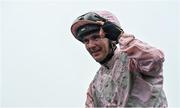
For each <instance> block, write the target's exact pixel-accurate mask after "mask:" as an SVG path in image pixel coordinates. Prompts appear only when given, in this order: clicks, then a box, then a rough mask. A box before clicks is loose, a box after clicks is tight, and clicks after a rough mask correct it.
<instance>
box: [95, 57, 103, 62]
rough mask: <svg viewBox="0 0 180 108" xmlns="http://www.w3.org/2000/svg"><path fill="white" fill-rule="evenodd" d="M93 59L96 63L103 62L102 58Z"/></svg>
mask: <svg viewBox="0 0 180 108" xmlns="http://www.w3.org/2000/svg"><path fill="white" fill-rule="evenodd" d="M93 58H94V60H96V62H99V63H100V62H101V61H103V59H102V58H98V57H93Z"/></svg>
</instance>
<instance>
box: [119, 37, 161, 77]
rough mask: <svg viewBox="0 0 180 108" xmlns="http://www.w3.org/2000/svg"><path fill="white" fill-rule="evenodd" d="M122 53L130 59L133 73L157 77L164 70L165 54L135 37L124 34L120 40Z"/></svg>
mask: <svg viewBox="0 0 180 108" xmlns="http://www.w3.org/2000/svg"><path fill="white" fill-rule="evenodd" d="M119 44H120V49H121V51H123V52H125V53H127V55H128V57H129V58H130V61H129V68H130V71H132V72H135V71H136V72H137V71H139V72H141V73H142V74H144V75H149V76H157V74H159V72H161V71H160V70H161V69H162V64H163V61H164V54H163V53H162V52H161V51H160V50H159V49H156V48H154V47H152V46H150V45H148V44H147V43H144V42H142V41H140V40H138V39H135V37H134V36H133V35H127V34H123V35H122V37H121V38H120V39H119Z"/></svg>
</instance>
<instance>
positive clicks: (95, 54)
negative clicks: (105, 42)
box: [91, 49, 101, 56]
mask: <svg viewBox="0 0 180 108" xmlns="http://www.w3.org/2000/svg"><path fill="white" fill-rule="evenodd" d="M100 51H101V49H99V50H96V51H92V52H91V55H92V56H98V55H99V52H100Z"/></svg>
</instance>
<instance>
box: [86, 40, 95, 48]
mask: <svg viewBox="0 0 180 108" xmlns="http://www.w3.org/2000/svg"><path fill="white" fill-rule="evenodd" d="M95 46H96V44H95V41H93V40H89V43H88V44H87V47H88V48H94V47H95Z"/></svg>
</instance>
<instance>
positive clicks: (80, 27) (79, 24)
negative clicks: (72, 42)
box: [71, 11, 120, 41]
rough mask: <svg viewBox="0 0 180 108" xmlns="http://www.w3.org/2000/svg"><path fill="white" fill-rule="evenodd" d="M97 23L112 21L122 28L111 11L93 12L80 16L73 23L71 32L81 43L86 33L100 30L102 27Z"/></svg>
mask: <svg viewBox="0 0 180 108" xmlns="http://www.w3.org/2000/svg"><path fill="white" fill-rule="evenodd" d="M96 21H103V22H106V21H110V22H112V23H114V24H115V25H117V26H119V27H120V23H119V21H118V19H117V17H116V16H114V15H113V14H112V13H110V12H109V11H92V12H88V13H86V14H83V15H81V16H79V17H78V18H77V19H76V20H75V21H74V22H73V24H72V26H71V32H72V34H73V35H74V37H75V38H76V39H78V40H80V41H81V36H82V35H83V34H84V33H87V32H88V33H89V32H92V31H98V30H100V27H101V25H100V24H99V23H97V22H96ZM87 25H88V26H87Z"/></svg>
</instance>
